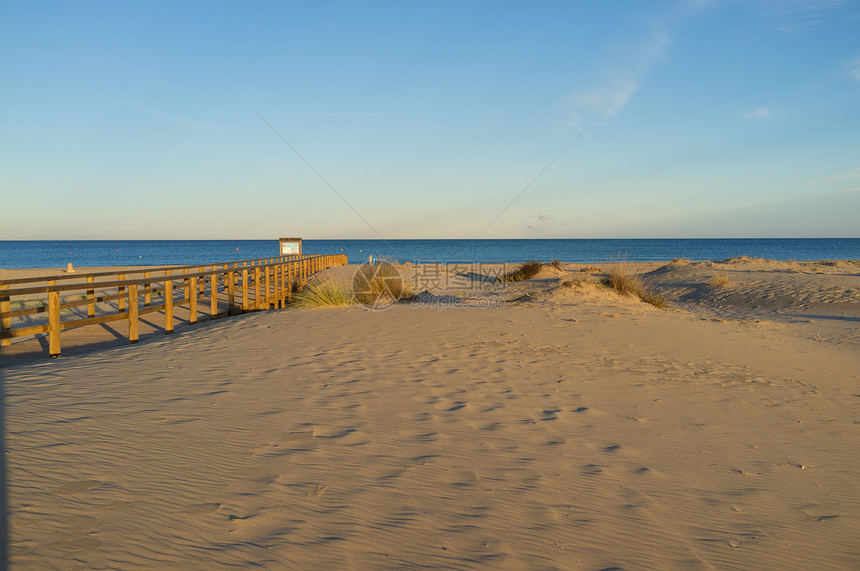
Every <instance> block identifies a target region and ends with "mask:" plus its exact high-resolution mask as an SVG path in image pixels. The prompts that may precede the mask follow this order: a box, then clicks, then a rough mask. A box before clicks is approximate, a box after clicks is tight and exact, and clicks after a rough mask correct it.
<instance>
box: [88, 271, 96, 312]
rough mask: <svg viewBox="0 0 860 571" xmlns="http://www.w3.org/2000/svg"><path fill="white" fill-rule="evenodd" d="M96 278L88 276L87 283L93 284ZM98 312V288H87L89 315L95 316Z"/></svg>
mask: <svg viewBox="0 0 860 571" xmlns="http://www.w3.org/2000/svg"><path fill="white" fill-rule="evenodd" d="M95 279H96V278H94V277H93V276H87V283H88V284H91V283H93V282H94V281H95ZM95 314H96V290H95V289H94V288H91V289H88V290H87V317H94V316H95Z"/></svg>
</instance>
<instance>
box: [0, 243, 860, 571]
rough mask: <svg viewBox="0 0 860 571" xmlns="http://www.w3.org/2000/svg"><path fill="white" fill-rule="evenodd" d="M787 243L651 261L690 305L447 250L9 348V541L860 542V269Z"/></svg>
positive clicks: (554, 563)
mask: <svg viewBox="0 0 860 571" xmlns="http://www.w3.org/2000/svg"><path fill="white" fill-rule="evenodd" d="M708 264H711V265H708ZM781 264H782V263H778V264H771V263H767V262H762V261H750V260H743V261H740V262H728V263H724V264H713V263H699V264H693V263H683V262H681V263H675V264H670V265H663V264H653V265H648V266H643V267H641V268H640V270H641V271H642V272H643V279H644V280H645V282H646V283H647V284H649V285H651V287H654V288H657V289H659V290H660V291H662V292H663V293H664V294H665V295H666V296H667V297H669V298H670V300H671V304H670V310H668V311H661V310H658V309H656V308H654V307H652V306H650V305H648V304H645V303H642V302H640V301H638V300H635V299H632V298H622V297H620V296H618V295H617V294H615V293H614V292H610V291H608V290H606V289H602V288H599V287H597V286H595V285H593V284H591V283H589V281H588V280H587V279H585V280H579V279H574V278H579V277H580V276H588V275H590V274H588V272H580V271H579V270H580V269H581V268H580V267H579V266H575V265H566V266H565V272H561V273H555V272H549V273H548V274H545V275H541V276H538V278H536V279H535V280H531V281H528V282H519V283H514V284H508V285H506V286H504V287H502V286H501V285H499V284H492V283H489V282H485V281H481V279H480V276H481V275H485V274H484V273H481V272H477V271H463V270H462V269H454V270H451V271H449V270H448V269H443V271H445V272H446V273H447V274H448V278H450V280H449V281H450V282H451V283H447V284H443V285H444V287H441V286H440V287H438V288H436V289H435V293H436V294H438V295H439V296H440V297H437V298H430V301H428V302H427V303H423V304H419V303H416V304H412V305H410V304H399V305H395V306H394V307H391V308H388V309H386V310H384V311H369V310H366V309H364V308H361V307H347V308H332V309H315V310H291V309H288V310H282V311H275V312H269V313H265V314H256V315H245V316H241V317H237V318H233V319H230V320H223V321H220V322H213V323H211V324H206V325H201V326H199V327H198V328H196V329H189V330H186V331H184V332H181V333H178V334H176V335H174V336H173V338H163V337H157V338H151V339H148V340H144V341H142V342H141V343H140V344H138V345H135V346H131V347H117V348H112V349H106V350H99V351H95V352H92V353H89V354H86V355H80V356H73V357H64V358H61V359H59V360H56V361H47V360H45V361H28V362H17V361H13V362H9V363H7V364H6V366H5V368H4V369H3V370H2V374H3V380H4V385H5V407H6V409H5V410H6V431H7V432H6V435H7V442H6V445H7V452H8V455H7V465H8V475H7V478H8V485H9V514H10V515H9V517H10V524H11V531H10V539H11V547H10V558H11V559H10V561H11V564H12V565H13V567H16V568H21V569H29V568H32V569H36V568H39V569H41V568H61V569H75V568H122V569H131V568H147V569H152V568H225V567H229V566H241V567H248V566H262V567H264V568H296V569H299V568H303V569H304V568H403V567H407V568H408V567H434V568H435V567H441V568H455V569H468V568H479V567H486V568H508V569H523V568H529V569H553V568H557V569H607V568H654V569H666V568H679V569H680V568H683V569H717V568H719V569H723V568H738V569H740V568H745V569H746V568H797V569H800V568H845V569H847V568H856V567H858V565H860V549H858V547H857V542H856V537H857V536H858V534H860V483H858V482H860V479H858V476H860V459H858V458H860V455H858V454H857V443H858V441H860V440H858V436H860V434H858V431H860V430H858V426H860V425H858V424H857V418H860V415H858V413H860V395H858V376H860V375H858V374H860V352H858V336H857V326H858V317H860V316H858V306H860V297H858V292H857V288H858V285H857V284H858V275H857V274H858V267H857V266H856V265H850V264H849V265H842V266H839V267H837V266H826V265H817V266H812V265H810V266H802V265H798V264H795V265H793V266H792V265H785V266H784V267H783V266H782V265H781ZM786 264H787V263H786ZM792 268H794V269H798V271H793V269H792ZM420 270H422V268H414V267H413V268H410V269H409V271H410V272H419V271H420ZM484 270H485V269H484ZM484 270H482V272H484ZM345 271H346V270H344V269H338V272H340V274H339V275H341V277H344V276H346V277H348V274H344V273H343V272H345ZM818 271H822V272H831V273H816V272H818ZM724 272H727V273H730V275H731V276H732V278H733V280H732V283H730V284H727V285H724V286H720V287H715V288H714V287H710V286H707V287H703V284H708V283H709V282H710V280H711V279H712V278H713V276H714V275H718V274H720V273H724ZM732 272H734V273H732ZM744 272H746V273H744ZM333 274H337V272H333ZM463 276H467V277H466V278H463V279H461V278H462V277H463ZM413 277H414V275H413V274H409V275H408V276H407V278H408V279H412V278H413ZM448 278H446V279H448ZM464 279H465V281H463V280H464ZM475 284H478V285H480V287H478V285H475ZM762 284H763V285H762ZM442 296H444V297H442ZM786 298H791V299H792V300H794V301H793V302H792V303H790V304H786V303H785V300H786ZM442 299H444V300H447V301H448V302H446V303H445V304H442V303H440V300H442ZM451 300H459V301H458V302H457V303H454V302H453V301H451ZM481 300H483V301H496V302H500V303H498V304H497V305H500V306H499V307H491V308H488V307H487V304H483V306H482V305H481V304H480V303H478V302H480V301H481ZM837 310H838V311H840V312H842V314H843V317H842V318H841V319H840V318H834V316H836V313H837ZM815 315H821V316H830V317H827V318H824V317H814V316H815Z"/></svg>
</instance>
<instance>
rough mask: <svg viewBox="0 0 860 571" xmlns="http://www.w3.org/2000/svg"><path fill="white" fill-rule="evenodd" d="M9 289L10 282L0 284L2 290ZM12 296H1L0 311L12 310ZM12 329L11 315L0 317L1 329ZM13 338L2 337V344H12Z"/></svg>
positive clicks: (0, 344) (0, 342)
mask: <svg viewBox="0 0 860 571" xmlns="http://www.w3.org/2000/svg"><path fill="white" fill-rule="evenodd" d="M4 289H9V285H8V284H0V290H4ZM10 300H11V298H10V297H9V296H8V295H4V296H0V313H7V312H9V311H12V303H11V301H10ZM11 329H12V318H11V317H0V331H9V330H11ZM11 344H12V338H11V337H10V338H9V339H5V338H4V339H0V346H5V345H11Z"/></svg>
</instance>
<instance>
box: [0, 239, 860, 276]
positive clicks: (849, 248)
mask: <svg viewBox="0 0 860 571" xmlns="http://www.w3.org/2000/svg"><path fill="white" fill-rule="evenodd" d="M303 253H305V254H346V255H347V256H348V257H349V261H350V263H353V264H358V263H361V262H365V261H367V259H368V256H375V257H378V258H391V259H393V260H398V261H401V262H407V261H409V262H451V263H467V262H522V261H526V260H539V261H543V262H548V261H550V260H560V261H562V262H577V263H592V262H594V263H600V262H607V261H618V260H627V261H631V262H636V261H642V262H651V261H668V260H671V259H673V258H687V259H689V260H693V261H702V260H723V259H726V258H733V257H736V256H749V257H754V258H768V259H772V260H795V261H800V260H856V259H860V238H808V239H804V238H764V239H761V238H755V239H752V238H751V239H650V240H634V239H629V240H598V239H595V240H580V239H576V240H305V241H304V242H303ZM277 255H278V241H277V240H44V241H43V240H37V241H0V268H6V269H13V268H54V267H56V268H65V267H66V264H68V263H70V262H71V263H72V264H73V265H74V266H134V265H147V266H152V265H173V264H178V265H193V264H207V263H217V262H229V261H234V260H251V259H257V258H267V257H275V256H277Z"/></svg>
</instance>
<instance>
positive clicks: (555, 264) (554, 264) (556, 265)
mask: <svg viewBox="0 0 860 571" xmlns="http://www.w3.org/2000/svg"><path fill="white" fill-rule="evenodd" d="M549 265H550V266H552V267H554V268H555V269H557V270H562V271H564V268H562V267H561V261H560V260H553V261H551V262H550V263H549Z"/></svg>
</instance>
